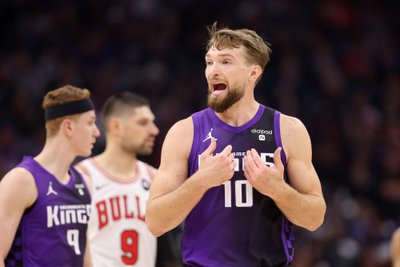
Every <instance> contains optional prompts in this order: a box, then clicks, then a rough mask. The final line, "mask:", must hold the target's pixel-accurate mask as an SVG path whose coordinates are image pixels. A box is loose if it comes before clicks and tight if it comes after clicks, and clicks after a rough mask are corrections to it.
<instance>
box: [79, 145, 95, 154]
mask: <svg viewBox="0 0 400 267" xmlns="http://www.w3.org/2000/svg"><path fill="white" fill-rule="evenodd" d="M92 149H93V147H92V146H90V147H89V148H86V149H82V150H81V151H80V152H79V156H80V157H89V156H90V155H92Z"/></svg>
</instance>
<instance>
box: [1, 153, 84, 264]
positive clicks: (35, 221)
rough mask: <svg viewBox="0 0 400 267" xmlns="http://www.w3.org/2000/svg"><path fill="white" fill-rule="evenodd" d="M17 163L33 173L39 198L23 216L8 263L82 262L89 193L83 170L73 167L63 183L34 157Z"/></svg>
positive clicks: (8, 256)
mask: <svg viewBox="0 0 400 267" xmlns="http://www.w3.org/2000/svg"><path fill="white" fill-rule="evenodd" d="M18 167H21V168H25V169H26V170H28V171H29V172H30V173H31V174H32V176H33V178H34V179H35V183H36V187H37V190H38V198H37V199H36V201H35V203H34V204H33V205H32V206H31V207H30V208H29V209H27V210H26V211H25V212H24V214H23V216H22V218H21V222H20V224H19V226H18V229H17V234H16V236H15V239H14V242H13V244H12V246H11V250H10V252H9V254H8V255H7V258H6V260H5V265H6V266H7V267H12V266H24V267H43V266H52V267H53V266H54V267H77V266H82V265H83V256H84V254H85V248H86V229H87V223H88V220H89V213H90V194H89V192H88V190H87V187H86V184H85V183H84V181H83V179H82V178H81V176H80V174H79V173H78V172H77V171H76V170H75V169H74V168H70V170H69V174H70V176H71V179H70V181H69V182H68V184H66V185H64V184H62V183H60V182H59V181H58V180H57V178H56V177H54V176H53V175H52V174H51V173H49V172H48V171H47V170H46V169H44V168H43V167H42V166H41V165H40V164H39V163H38V162H37V161H35V160H34V159H33V158H32V157H29V156H25V157H24V159H23V161H22V162H21V163H20V164H19V165H18ZM15 194H18V192H15Z"/></svg>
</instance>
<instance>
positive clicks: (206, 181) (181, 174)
mask: <svg viewBox="0 0 400 267" xmlns="http://www.w3.org/2000/svg"><path fill="white" fill-rule="evenodd" d="M192 142H193V121H192V119H191V118H187V119H184V120H181V121H179V122H177V123H176V124H175V125H174V126H172V128H171V129H170V130H169V131H168V133H167V136H166V137H165V140H164V143H163V147H162V152H161V163H160V167H159V169H158V171H157V173H156V177H155V179H154V181H153V183H152V185H151V188H150V197H149V200H148V202H147V210H146V224H147V226H148V228H149V230H150V231H151V232H152V233H153V234H154V235H155V236H160V235H162V234H164V233H165V232H167V231H169V230H171V229H173V228H175V227H176V226H178V225H179V224H180V223H181V222H182V221H183V220H184V219H185V218H186V216H187V215H188V214H189V212H190V211H191V210H192V209H193V207H194V206H195V205H196V204H197V203H198V202H199V201H200V199H201V198H202V196H203V195H204V193H205V192H206V191H207V190H208V189H209V188H211V187H214V186H217V185H220V184H222V183H223V182H224V181H225V180H227V179H230V178H231V177H232V176H233V167H234V165H233V155H232V153H231V150H232V147H231V146H227V147H226V148H225V149H224V150H223V151H222V152H221V153H219V154H218V155H216V156H212V153H213V152H214V150H215V148H216V141H215V140H214V139H212V140H211V142H210V145H209V147H208V148H207V149H206V150H205V151H204V152H203V153H202V155H201V156H200V161H201V165H200V168H199V170H198V171H197V172H196V173H195V174H193V175H192V176H191V177H190V178H188V158H189V154H190V150H191V146H192Z"/></svg>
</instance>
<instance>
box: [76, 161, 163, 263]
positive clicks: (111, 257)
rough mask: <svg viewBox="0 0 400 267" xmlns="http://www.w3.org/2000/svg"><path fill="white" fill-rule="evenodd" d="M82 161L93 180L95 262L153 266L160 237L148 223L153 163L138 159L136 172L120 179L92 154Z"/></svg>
mask: <svg viewBox="0 0 400 267" xmlns="http://www.w3.org/2000/svg"><path fill="white" fill-rule="evenodd" d="M80 164H83V166H84V167H85V168H86V169H87V170H88V172H89V175H90V177H91V178H92V181H93V190H92V214H91V218H90V221H89V239H90V249H91V255H92V261H93V266H95V267H103V266H104V267H115V266H135V267H154V266H155V262H156V252H157V240H156V237H154V236H153V235H152V234H151V233H150V231H149V230H148V229H147V227H146V223H145V211H146V202H147V200H148V197H149V189H150V184H151V181H152V179H153V177H152V175H151V174H150V172H149V168H150V166H149V165H147V164H146V163H144V162H141V161H137V174H136V176H135V177H132V178H131V179H129V180H121V179H118V178H116V177H113V176H111V175H109V174H107V173H106V172H105V171H104V170H103V169H102V168H101V167H100V166H99V165H98V164H97V163H96V161H95V160H93V159H92V158H89V159H86V160H84V161H82V162H81V163H80Z"/></svg>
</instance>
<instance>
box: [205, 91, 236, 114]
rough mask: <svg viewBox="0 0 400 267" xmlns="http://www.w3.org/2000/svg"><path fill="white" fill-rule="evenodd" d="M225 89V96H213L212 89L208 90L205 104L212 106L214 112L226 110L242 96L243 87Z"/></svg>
mask: <svg viewBox="0 0 400 267" xmlns="http://www.w3.org/2000/svg"><path fill="white" fill-rule="evenodd" d="M227 90H228V92H227V93H226V96H225V97H221V96H213V95H212V90H208V96H207V106H208V107H210V108H212V109H213V110H214V111H215V112H218V113H222V112H225V111H227V110H228V109H229V108H230V107H231V106H232V105H233V104H235V103H236V102H238V101H239V100H240V99H242V97H243V96H244V89H243V88H241V89H240V88H239V87H234V88H231V89H227Z"/></svg>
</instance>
